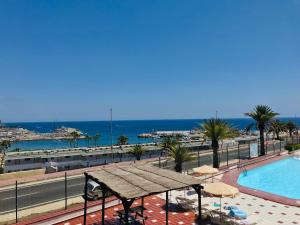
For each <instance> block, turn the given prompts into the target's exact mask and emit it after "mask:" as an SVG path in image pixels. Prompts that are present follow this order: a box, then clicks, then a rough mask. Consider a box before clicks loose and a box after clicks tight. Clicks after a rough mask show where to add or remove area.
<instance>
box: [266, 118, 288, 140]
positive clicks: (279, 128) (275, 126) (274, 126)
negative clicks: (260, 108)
mask: <svg viewBox="0 0 300 225" xmlns="http://www.w3.org/2000/svg"><path fill="white" fill-rule="evenodd" d="M284 131H286V124H285V123H284V122H282V121H280V120H272V121H271V122H270V125H269V132H272V133H273V138H276V139H277V140H280V132H284Z"/></svg>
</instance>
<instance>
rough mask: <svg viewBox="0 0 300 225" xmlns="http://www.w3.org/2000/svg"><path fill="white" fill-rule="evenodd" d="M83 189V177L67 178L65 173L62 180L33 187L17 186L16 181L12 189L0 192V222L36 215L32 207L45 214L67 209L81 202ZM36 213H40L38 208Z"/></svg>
mask: <svg viewBox="0 0 300 225" xmlns="http://www.w3.org/2000/svg"><path fill="white" fill-rule="evenodd" d="M83 189H84V177H83V176H77V177H69V176H68V174H67V173H65V176H64V178H63V179H59V180H54V181H51V182H43V183H38V184H33V185H23V184H18V182H17V181H16V183H15V187H14V188H10V189H4V190H1V191H0V221H3V220H4V219H1V217H2V216H3V217H5V218H9V219H10V220H15V221H16V222H18V219H19V217H21V215H22V216H24V215H26V216H28V215H29V214H30V213H32V214H34V213H37V211H35V210H34V207H44V209H43V210H45V212H46V211H51V210H54V209H59V208H64V209H67V208H68V204H69V203H76V202H78V203H79V202H82V201H83V198H82V197H81V196H82V193H83ZM51 203H52V204H51ZM45 205H46V207H45ZM29 208H30V209H31V210H28V209H29ZM24 211H26V213H24ZM38 212H39V213H41V211H40V208H39V210H38ZM28 213H29V214H28Z"/></svg>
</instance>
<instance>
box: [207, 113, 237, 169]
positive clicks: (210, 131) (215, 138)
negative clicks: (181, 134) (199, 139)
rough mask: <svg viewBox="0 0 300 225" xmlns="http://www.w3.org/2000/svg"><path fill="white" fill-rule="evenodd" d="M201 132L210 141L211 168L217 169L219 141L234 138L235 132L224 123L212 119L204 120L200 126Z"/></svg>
mask: <svg viewBox="0 0 300 225" xmlns="http://www.w3.org/2000/svg"><path fill="white" fill-rule="evenodd" d="M202 130H204V135H205V136H206V137H207V138H209V139H211V147H212V149H213V167H214V168H219V154H218V151H219V141H222V140H224V139H225V138H230V137H234V136H235V135H236V130H235V129H234V128H233V127H232V126H231V125H229V124H228V123H227V122H226V121H224V120H221V119H214V118H212V119H209V120H205V121H204V123H203V124H202Z"/></svg>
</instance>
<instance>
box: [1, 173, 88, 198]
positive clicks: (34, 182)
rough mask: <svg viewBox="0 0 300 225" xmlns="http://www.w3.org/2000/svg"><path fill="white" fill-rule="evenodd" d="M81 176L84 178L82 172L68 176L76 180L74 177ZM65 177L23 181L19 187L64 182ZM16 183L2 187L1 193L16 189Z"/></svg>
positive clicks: (69, 178) (68, 178)
mask: <svg viewBox="0 0 300 225" xmlns="http://www.w3.org/2000/svg"><path fill="white" fill-rule="evenodd" d="M79 178H84V176H83V175H82V174H80V175H69V177H67V180H68V181H70V180H74V179H79ZM64 180H65V178H64V177H57V178H50V179H46V180H40V181H32V182H28V183H22V184H19V185H18V187H19V188H20V189H21V188H28V187H32V186H39V185H45V184H51V183H58V182H62V181H64ZM14 188H15V185H13V184H12V185H9V186H6V187H0V193H1V192H5V191H11V190H14Z"/></svg>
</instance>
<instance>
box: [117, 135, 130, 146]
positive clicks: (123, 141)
mask: <svg viewBox="0 0 300 225" xmlns="http://www.w3.org/2000/svg"><path fill="white" fill-rule="evenodd" d="M118 144H119V145H127V144H128V137H127V136H125V135H121V136H120V137H119V138H118Z"/></svg>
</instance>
